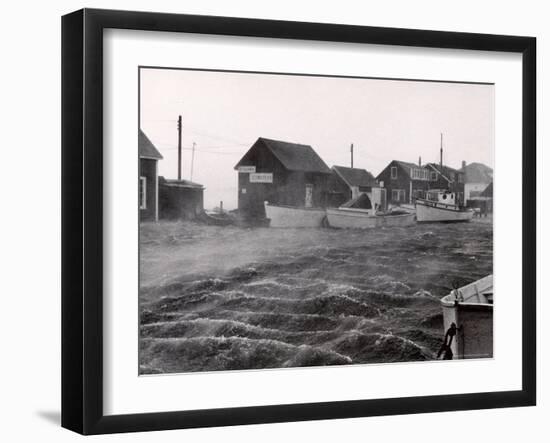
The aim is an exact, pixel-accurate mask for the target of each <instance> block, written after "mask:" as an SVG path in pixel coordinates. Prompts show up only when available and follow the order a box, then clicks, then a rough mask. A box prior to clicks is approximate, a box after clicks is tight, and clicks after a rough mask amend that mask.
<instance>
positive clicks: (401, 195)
mask: <svg viewBox="0 0 550 443" xmlns="http://www.w3.org/2000/svg"><path fill="white" fill-rule="evenodd" d="M391 199H392V201H394V202H404V201H405V191H404V190H403V189H392V191H391Z"/></svg>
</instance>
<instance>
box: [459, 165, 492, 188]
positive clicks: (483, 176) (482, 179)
mask: <svg viewBox="0 0 550 443" xmlns="http://www.w3.org/2000/svg"><path fill="white" fill-rule="evenodd" d="M461 171H462V172H464V174H465V182H466V183H487V184H489V183H491V182H492V181H493V169H492V168H490V167H489V166H487V165H484V164H483V163H470V164H469V165H466V166H464V167H463V168H462V169H461Z"/></svg>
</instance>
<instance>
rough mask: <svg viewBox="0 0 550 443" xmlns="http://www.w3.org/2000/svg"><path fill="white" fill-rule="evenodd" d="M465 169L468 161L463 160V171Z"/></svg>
mask: <svg viewBox="0 0 550 443" xmlns="http://www.w3.org/2000/svg"><path fill="white" fill-rule="evenodd" d="M465 167H466V161H465V160H462V169H464V168H465Z"/></svg>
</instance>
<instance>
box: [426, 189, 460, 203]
mask: <svg viewBox="0 0 550 443" xmlns="http://www.w3.org/2000/svg"><path fill="white" fill-rule="evenodd" d="M426 200H429V201H433V202H437V203H442V204H444V205H452V206H456V205H457V199H456V193H454V192H449V191H447V190H445V189H443V190H440V189H433V190H429V191H427V192H426Z"/></svg>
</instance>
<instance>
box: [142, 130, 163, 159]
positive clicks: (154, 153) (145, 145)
mask: <svg viewBox="0 0 550 443" xmlns="http://www.w3.org/2000/svg"><path fill="white" fill-rule="evenodd" d="M138 150H139V158H149V159H153V160H162V159H163V157H162V154H161V153H160V152H159V150H158V149H157V147H156V146H155V145H154V144H153V142H152V141H151V139H150V138H149V137H147V135H146V134H145V132H143V130H142V129H141V128H140V129H139V133H138ZM144 151H148V152H145V153H143V152H144Z"/></svg>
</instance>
